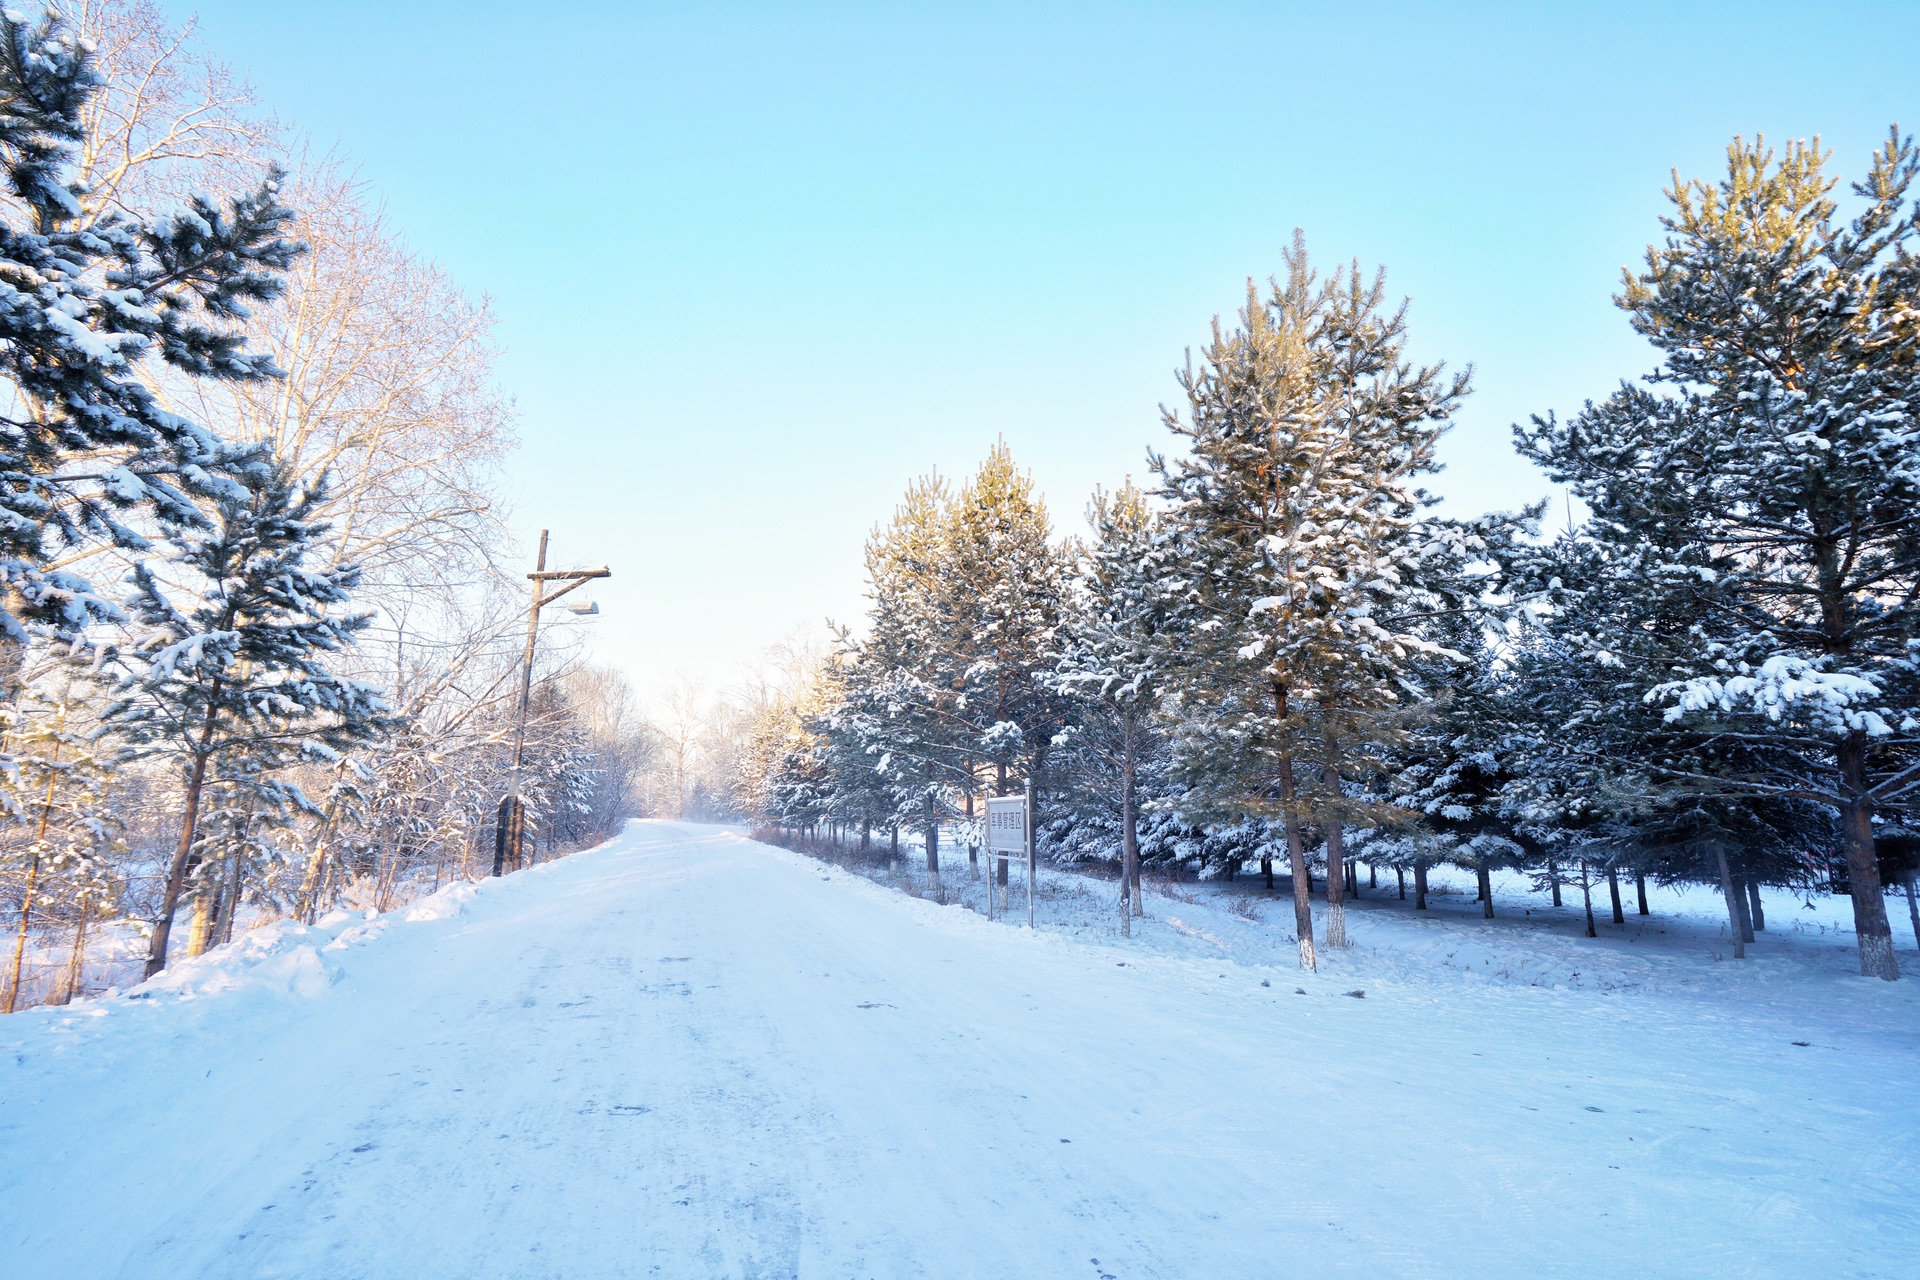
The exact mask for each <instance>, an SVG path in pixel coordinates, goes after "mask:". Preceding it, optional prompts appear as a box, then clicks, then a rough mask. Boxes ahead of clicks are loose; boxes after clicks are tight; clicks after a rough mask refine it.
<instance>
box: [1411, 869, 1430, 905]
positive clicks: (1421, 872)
mask: <svg viewBox="0 0 1920 1280" xmlns="http://www.w3.org/2000/svg"><path fill="white" fill-rule="evenodd" d="M1413 909H1414V910H1415V911H1425V910H1426V909H1427V864H1426V860H1425V859H1422V860H1421V861H1419V862H1416V863H1414V864H1413Z"/></svg>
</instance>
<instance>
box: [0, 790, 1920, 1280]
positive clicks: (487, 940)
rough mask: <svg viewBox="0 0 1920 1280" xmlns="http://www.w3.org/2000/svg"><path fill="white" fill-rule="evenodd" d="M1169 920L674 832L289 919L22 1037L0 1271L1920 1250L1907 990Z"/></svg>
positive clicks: (1502, 1268)
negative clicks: (307, 923) (1031, 924)
mask: <svg viewBox="0 0 1920 1280" xmlns="http://www.w3.org/2000/svg"><path fill="white" fill-rule="evenodd" d="M962 874H964V872H962ZM1154 906H1155V909H1156V914H1163V912H1162V911H1161V908H1162V907H1167V911H1166V912H1165V913H1167V914H1172V915H1175V916H1181V915H1182V913H1183V912H1184V913H1185V915H1184V917H1183V920H1184V921H1185V923H1183V925H1182V926H1181V927H1182V928H1183V929H1185V930H1186V933H1180V932H1178V931H1176V930H1175V929H1174V928H1173V926H1172V925H1170V924H1167V923H1165V922H1164V921H1163V922H1158V923H1157V924H1156V926H1155V928H1157V929H1158V930H1159V934H1160V935H1164V936H1165V937H1167V938H1172V939H1176V940H1179V943H1180V945H1168V946H1164V947H1163V946H1159V945H1158V944H1156V943H1155V942H1154V940H1153V938H1154V936H1156V935H1155V934H1154V933H1153V931H1152V930H1150V931H1149V936H1148V937H1147V938H1145V939H1138V940H1135V941H1134V942H1131V943H1128V942H1122V941H1121V940H1119V939H1111V938H1109V939H1102V938H1100V937H1098V936H1093V935H1092V934H1090V933H1089V932H1088V931H1086V930H1082V931H1081V933H1082V936H1080V937H1072V936H1068V935H1067V934H1066V933H1063V932H1052V933H1049V932H1047V931H1044V930H1043V931H1042V932H1040V933H1038V934H1033V933H1029V932H1027V931H1026V930H1024V929H1020V928H1015V927H1010V926H1008V925H1006V924H1002V923H991V924H990V923H988V922H987V921H986V920H985V919H983V918H982V917H980V916H979V915H977V914H974V913H972V912H970V911H967V910H965V909H963V908H960V907H948V908H942V907H938V906H935V905H934V904H932V903H930V902H925V901H921V900H918V899H914V898H910V897H906V896H904V895H901V894H898V893H895V892H892V891H890V890H887V889H884V888H881V887H879V886H876V885H873V884H870V883H868V882H867V881H865V880H863V879H861V878H860V877H858V876H854V875H851V874H848V873H845V872H841V871H837V870H832V869H828V868H825V867H822V866H821V865H819V864H817V863H815V862H812V861H810V860H808V859H805V858H802V857H799V856H797V855H794V854H790V853H787V852H784V851H781V850H777V849H770V848H768V847H766V846H763V845H758V844H754V843H752V842H750V841H747V840H745V839H743V838H741V837H740V836H738V835H734V834H731V833H728V832H724V831H720V830H716V829H711V828H697V827H690V826H684V825H673V824H640V825H636V826H635V827H634V828H633V829H631V831H630V832H629V833H628V834H627V835H626V836H625V837H623V838H622V839H620V840H617V841H615V842H613V843H612V844H610V845H608V846H605V847H603V848H601V849H598V850H595V851H593V852H590V853H586V854H580V855H576V856H575V857H572V858H568V859H565V860H563V861H561V862H557V863H553V864H549V865H547V866H543V867H540V868H537V869H535V870H533V871H530V872H525V873H522V874H520V875H516V876H513V877H510V878H508V879H506V880H503V881H494V882H487V883H484V884H482V885H479V886H458V887H456V888H453V889H449V890H445V891H443V892H442V893H440V894H437V895H435V896H434V897H432V898H429V899H426V900H424V901H423V902H420V903H417V904H415V905H414V906H413V907H411V908H407V909H403V910H402V911H399V912H395V913H391V914H390V915H388V916H386V917H381V918H377V919H371V920H370V919H368V918H366V917H364V916H359V915H352V916H349V915H347V914H345V913H337V914H336V915H335V916H333V917H330V918H329V919H327V920H325V921H323V922H322V924H321V926H320V927H317V928H313V929H305V928H301V927H299V926H296V925H290V924H280V925H275V926H270V927H269V928H267V929H263V930H260V931H257V932H256V933H254V934H251V935H248V936H247V937H246V938H243V939H241V940H240V941H238V942H236V943H235V944H233V945H232V946H231V947H229V948H223V949H222V950H221V951H219V952H216V953H214V954H212V955H210V956H208V957H205V958H203V959H201V960H199V961H195V962H191V963H188V964H184V965H181V966H180V967H178V968H177V969H175V970H174V971H172V972H171V973H169V974H167V975H163V976H162V977H161V978H160V979H157V980H156V981H154V982H152V983H148V984H146V985H145V986H143V987H141V988H139V989H138V990H136V991H134V992H133V993H130V994H128V995H124V996H118V997H115V998H110V999H103V1000H98V1001H92V1002H88V1003H84V1004H80V1005H75V1006H73V1007H71V1008H68V1009H47V1010H38V1011H35V1012H32V1013H29V1014H23V1015H18V1016H15V1017H13V1018H8V1019H5V1020H4V1021H0V1081H3V1083H4V1087H3V1088H0V1276H6V1277H22V1278H26V1277H80V1276H89V1277H91V1276H140V1277H155V1276H166V1277H176V1276H177V1277H200V1276H209V1277H218V1276H236V1277H238V1276H247V1277H282V1276H284V1277H296V1276H297V1277H315V1278H318V1277H348V1276H354V1277H359V1276H368V1277H441V1276H444V1277H482V1276H529V1277H534V1276H555V1277H562V1276H564V1277H592V1276H660V1277H668V1278H670V1280H677V1278H685V1277H708V1276H740V1277H747V1276H753V1277H782V1276H807V1277H813V1276H818V1277H823V1278H826V1277H835V1278H837V1277H857V1276H870V1277H887V1278H891V1277H908V1276H940V1277H949V1276H951V1277H963V1276H966V1277H971V1276H979V1277H1013V1276H1032V1277H1049V1278H1053V1277H1075V1276H1078V1277H1085V1278H1086V1280H1102V1278H1103V1277H1104V1278H1111V1280H1134V1278H1136V1277H1209V1278H1211V1277H1274V1276H1294V1275H1311V1276H1315V1277H1320V1276H1325V1275H1328V1274H1340V1275H1355V1276H1403V1275H1404V1276H1474V1277H1497V1276H1515V1277H1532V1276H1545V1275H1575V1274H1579V1275H1596V1274H1598V1275H1606V1274H1625V1273H1634V1274H1641V1275H1653V1276H1723V1275H1742V1276H1788V1275H1819V1276H1890V1277H1891V1276H1911V1275H1915V1274H1920V1243H1917V1242H1916V1241H1917V1238H1916V1235H1915V1228H1916V1227H1917V1226H1920V1218H1917V1217H1916V1213H1915V1209H1914V1194H1913V1191H1914V1188H1915V1186H1916V1185H1920V1168H1916V1153H1917V1152H1920V1122H1917V1121H1916V1119H1915V1108H1914V1082H1915V1081H1916V1080H1920V1034H1916V1013H1917V1011H1920V1005H1917V1004H1916V1002H1915V997H1914V996H1913V994H1912V987H1913V984H1912V983H1900V984H1884V983H1870V982H1867V981H1866V980H1857V981H1854V982H1852V983H1845V982H1841V981H1839V980H1837V979H1830V978H1823V979H1821V981H1823V982H1825V983H1826V984H1827V985H1826V986H1824V987H1820V988H1818V989H1817V991H1816V990H1815V989H1814V988H1808V987H1805V985H1804V983H1802V984H1801V985H1795V986H1792V987H1791V989H1789V990H1783V991H1781V992H1780V993H1779V995H1780V997H1781V998H1780V999H1778V1000H1774V999H1772V998H1771V994H1772V993H1771V992H1770V991H1769V989H1768V987H1767V985H1766V983H1765V982H1764V981H1762V980H1760V979H1754V978H1751V977H1749V976H1748V975H1749V974H1751V973H1759V972H1762V971H1761V970H1750V971H1742V974H1741V975H1740V977H1739V979H1738V980H1737V981H1736V982H1733V983H1732V985H1730V986H1728V987H1727V988H1726V989H1725V990H1719V989H1716V988H1713V987H1712V984H1711V983H1710V982H1709V981H1707V980H1705V979H1701V980H1697V981H1694V982H1693V987H1692V988H1689V989H1673V988H1659V987H1657V986H1650V987H1649V988H1648V989H1645V990H1613V991H1603V990H1593V989H1577V988H1569V987H1567V986H1566V985H1565V984H1562V985H1561V986H1560V987H1558V988H1557V989H1548V988H1547V987H1545V986H1538V987H1536V986H1529V985H1525V983H1523V982H1519V981H1505V982H1496V981H1490V980H1486V979H1485V978H1484V976H1483V977H1482V978H1480V979H1477V980H1471V981H1470V980H1464V979H1463V975H1462V973H1461V971H1460V970H1459V969H1457V968H1453V967H1449V966H1448V965H1446V964H1443V963H1441V962H1440V961H1439V959H1438V957H1437V956H1436V957H1433V963H1430V964H1429V963H1425V962H1423V961H1422V960H1421V959H1420V957H1419V956H1418V955H1417V954H1414V955H1409V954H1407V953H1404V952H1396V953H1395V954H1394V956H1393V957H1392V958H1391V959H1388V958H1384V957H1383V958H1381V959H1379V961H1378V962H1377V963H1375V962H1373V961H1369V960H1368V959H1366V956H1367V954H1368V953H1367V952H1366V949H1365V945H1364V944H1365V943H1366V937H1367V933H1366V931H1367V927H1368V926H1367V923H1366V920H1365V917H1364V913H1363V914H1362V915H1360V916H1357V917H1356V935H1357V936H1358V937H1359V939H1360V941H1361V942H1362V944H1363V946H1362V947H1361V948H1358V949H1356V953H1355V955H1356V956H1357V957H1358V958H1356V959H1348V958H1342V959H1341V960H1340V961H1339V962H1338V963H1336V964H1335V965H1332V966H1330V969H1331V970H1332V971H1331V972H1328V973H1325V974H1322V975H1321V976H1318V977H1303V976H1302V975H1300V974H1298V973H1297V972H1296V971H1295V970H1294V969H1292V968H1291V967H1289V966H1287V965H1285V964H1283V963H1271V964H1269V963H1257V962H1255V963H1249V962H1248V957H1247V956H1244V955H1242V956H1239V957H1238V958H1236V957H1233V956H1229V955H1226V954H1224V951H1225V950H1227V948H1226V944H1225V943H1223V942H1221V940H1220V938H1219V937H1218V936H1214V935H1215V926H1214V925H1211V924H1208V923H1205V922H1200V923H1195V922H1194V921H1198V920H1199V915H1198V914H1197V913H1199V912H1200V911H1201V910H1202V908H1200V907H1197V906H1196V907H1191V908H1190V907H1188V906H1187V905H1186V904H1171V905H1170V906H1169V904H1165V903H1155V904H1154ZM1423 936H1426V937H1434V936H1437V935H1435V934H1432V933H1431V932H1429V933H1427V934H1425V935H1423ZM1509 944H1510V945H1518V943H1517V942H1514V940H1513V939H1509ZM1207 948H1214V949H1215V950H1216V951H1220V952H1222V954H1212V953H1209V951H1208V950H1207ZM1281 953H1283V952H1282V949H1281V948H1275V949H1274V950H1273V952H1272V954H1281ZM1263 954H1264V953H1263ZM1449 954H1451V953H1449ZM1588 954H1594V953H1591V952H1590V953H1588ZM1370 965H1371V968H1369V966H1370ZM1482 967H1484V966H1482ZM1717 971H1718V972H1723V973H1728V974H1729V975H1731V974H1732V971H1731V970H1730V969H1726V968H1720V969H1718V970H1717ZM1782 972H1783V973H1786V974H1787V975H1788V977H1792V976H1793V975H1796V974H1802V973H1803V970H1801V969H1792V970H1783V971H1782ZM1709 976H1711V975H1709ZM1778 981H1785V979H1780V980H1778ZM1807 981H1812V980H1811V979H1808V980H1807ZM1695 988H1697V989H1695ZM1361 990H1364V993H1365V994H1364V996H1357V995H1350V994H1348V993H1349V992H1356V993H1357V992H1358V991H1361ZM1816 997H1817V998H1816Z"/></svg>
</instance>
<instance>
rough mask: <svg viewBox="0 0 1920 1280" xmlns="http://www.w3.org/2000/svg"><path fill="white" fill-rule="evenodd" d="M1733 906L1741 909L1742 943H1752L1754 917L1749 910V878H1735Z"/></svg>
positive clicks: (1740, 876)
mask: <svg viewBox="0 0 1920 1280" xmlns="http://www.w3.org/2000/svg"><path fill="white" fill-rule="evenodd" d="M1733 904H1734V905H1735V906H1736V907H1739V908H1740V941H1742V942H1752V941H1753V940H1754V939H1753V916H1752V914H1751V913H1750V912H1748V910H1747V878H1746V876H1744V875H1737V876H1735V877H1734V878H1733Z"/></svg>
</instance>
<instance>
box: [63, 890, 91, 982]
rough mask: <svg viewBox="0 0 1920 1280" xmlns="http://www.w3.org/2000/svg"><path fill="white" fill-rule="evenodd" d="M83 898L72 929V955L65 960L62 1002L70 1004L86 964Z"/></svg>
mask: <svg viewBox="0 0 1920 1280" xmlns="http://www.w3.org/2000/svg"><path fill="white" fill-rule="evenodd" d="M88 905H89V904H88V902H87V900H86V899H85V898H82V899H81V900H80V923H79V924H77V925H75V926H74V930H73V957H72V958H71V959H69V960H68V961H67V998H66V999H65V1000H63V1001H61V1003H62V1004H72V1003H73V998H74V996H75V994H76V993H78V992H79V990H80V979H81V975H82V971H83V970H84V969H85V968H86V964H87V907H88Z"/></svg>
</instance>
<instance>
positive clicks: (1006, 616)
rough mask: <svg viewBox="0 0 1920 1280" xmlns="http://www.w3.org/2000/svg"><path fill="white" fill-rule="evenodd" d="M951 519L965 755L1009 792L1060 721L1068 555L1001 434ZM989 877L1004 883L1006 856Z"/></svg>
mask: <svg viewBox="0 0 1920 1280" xmlns="http://www.w3.org/2000/svg"><path fill="white" fill-rule="evenodd" d="M949 519H950V524H949V529H948V533H947V543H948V548H949V550H948V555H949V558H950V565H951V570H950V572H951V574H952V578H951V595H950V600H951V605H950V619H951V620H950V623H949V628H948V632H947V640H948V644H949V646H950V648H951V649H952V651H953V661H954V663H955V665H956V666H958V667H959V668H960V669H961V672H962V681H963V694H964V698H965V706H964V708H963V710H962V713H961V714H962V716H963V717H964V719H965V720H966V721H967V722H968V723H969V724H970V725H971V726H972V729H973V734H974V742H973V743H972V744H971V749H970V751H969V752H968V754H969V756H970V758H971V759H973V760H974V761H976V762H978V763H980V764H984V765H990V766H991V767H992V769H993V783H992V786H993V793H994V794H995V795H1005V794H1006V793H1007V791H1008V790H1009V775H1010V773H1013V772H1018V773H1020V774H1022V775H1024V776H1026V777H1028V778H1034V779H1036V783H1037V781H1038V778H1039V775H1041V774H1042V773H1043V771H1044V767H1045V760H1046V757H1047V754H1048V751H1049V749H1050V748H1051V746H1052V742H1053V736H1054V732H1055V730H1056V728H1057V727H1058V725H1059V722H1060V711H1061V706H1060V693H1059V689H1058V685H1057V682H1056V681H1055V679H1054V677H1053V665H1054V637H1055V632H1056V631H1057V630H1058V628H1059V626H1060V611H1061V606H1062V600H1063V596H1064V594H1065V561H1064V557H1063V555H1062V553H1061V551H1060V549H1059V548H1057V547H1055V546H1054V545H1053V542H1052V528H1051V525H1050V523H1049V521H1048V518H1047V507H1046V502H1045V500H1044V499H1042V498H1041V497H1040V495H1039V494H1038V492H1036V491H1035V489H1034V486H1033V477H1031V476H1030V475H1027V474H1025V473H1023V472H1021V471H1020V470H1019V468H1017V467H1016V466H1015V465H1014V461H1013V452H1012V450H1010V449H1008V448H1007V445H1006V442H1005V441H1004V440H1002V441H998V442H996V443H995V444H994V446H993V449H992V450H991V451H990V452H989V453H988V454H987V457H986V460H985V461H984V462H982V463H981V464H980V469H979V471H977V472H976V473H974V476H973V478H972V479H971V480H969V481H968V482H967V483H966V484H965V485H964V486H962V487H961V489H960V492H959V493H958V494H956V495H955V497H954V501H953V504H952V508H951V513H950V517H949ZM969 773H971V770H969ZM968 783H969V784H971V777H969V778H968ZM969 790H971V787H970V786H969ZM970 799H971V796H969V800H970ZM969 807H971V806H969ZM994 874H995V879H996V880H997V881H998V882H999V883H1000V884H1002V885H1004V884H1005V883H1006V882H1007V860H1006V859H1005V858H1004V857H1003V858H1001V859H999V866H998V868H997V870H996V871H995V873H994Z"/></svg>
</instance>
